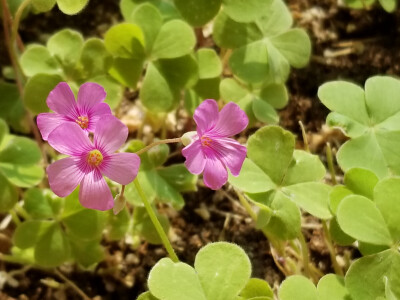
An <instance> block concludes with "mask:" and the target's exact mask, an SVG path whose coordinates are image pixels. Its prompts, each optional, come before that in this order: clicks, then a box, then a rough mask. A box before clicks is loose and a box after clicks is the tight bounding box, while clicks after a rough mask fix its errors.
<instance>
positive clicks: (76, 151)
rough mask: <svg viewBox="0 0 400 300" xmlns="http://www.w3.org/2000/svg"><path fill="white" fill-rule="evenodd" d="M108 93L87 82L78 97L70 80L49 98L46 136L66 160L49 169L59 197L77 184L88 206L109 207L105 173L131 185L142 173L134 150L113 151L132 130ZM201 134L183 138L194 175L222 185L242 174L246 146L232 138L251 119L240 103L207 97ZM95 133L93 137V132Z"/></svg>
mask: <svg viewBox="0 0 400 300" xmlns="http://www.w3.org/2000/svg"><path fill="white" fill-rule="evenodd" d="M105 97H106V92H105V91H104V89H103V88H102V87H101V86H100V85H98V84H96V83H85V84H83V85H82V86H81V87H80V89H79V92H78V99H77V101H75V96H74V94H73V92H72V91H71V89H70V87H69V86H68V84H67V83H65V82H61V83H60V84H58V85H57V86H56V87H55V88H54V90H53V91H51V92H50V94H49V96H48V98H47V105H48V107H49V108H50V109H51V110H53V111H54V113H42V114H40V115H39V116H38V118H37V124H38V127H39V130H40V132H41V134H42V137H43V139H44V140H47V141H48V143H49V144H50V145H51V146H52V147H53V148H54V149H55V150H57V151H58V152H60V153H61V154H65V155H68V156H69V157H66V158H62V159H60V160H58V161H56V162H54V163H52V164H51V165H50V166H48V167H47V174H48V178H49V185H50V188H51V189H52V190H53V192H54V193H55V194H56V195H58V196H59V197H65V196H68V195H69V194H71V193H72V191H73V190H75V188H77V186H78V185H80V188H79V201H80V202H81V204H82V205H83V206H85V207H87V208H92V209H98V210H108V209H110V208H112V207H113V206H114V200H113V197H112V194H111V191H110V188H109V187H108V185H107V182H106V180H105V179H104V178H103V176H106V177H108V178H109V179H111V180H113V181H116V182H118V183H120V184H122V185H126V184H128V183H130V182H131V181H133V180H134V179H135V177H136V175H137V173H138V170H139V166H140V158H139V156H138V155H136V154H134V153H114V152H115V151H117V150H118V149H119V148H120V147H121V146H122V144H123V143H125V141H126V139H127V137H128V128H127V127H126V126H125V125H124V124H123V123H122V122H121V121H119V120H118V119H117V118H116V117H114V116H113V115H112V114H111V109H110V107H109V106H108V105H107V104H106V103H104V99H105ZM194 120H195V122H196V124H197V132H189V133H187V134H185V135H184V136H183V137H182V139H181V140H182V143H183V144H184V145H185V146H186V147H185V148H184V149H183V150H182V154H183V156H184V157H185V158H186V161H185V165H186V167H187V168H188V170H189V171H190V172H191V173H193V174H201V173H203V179H204V184H205V185H206V186H208V187H209V188H211V189H214V190H216V189H219V188H221V187H222V186H223V185H224V184H225V183H226V182H227V180H228V171H227V169H229V170H230V172H231V173H232V175H233V176H237V175H239V172H240V169H241V168H242V164H243V161H244V159H245V157H246V152H247V149H246V147H245V146H242V145H240V144H239V143H238V142H237V141H235V140H234V139H231V138H229V137H231V136H233V135H236V134H238V133H239V132H241V131H242V130H244V129H245V128H246V127H247V124H248V118H247V116H246V114H245V112H244V111H243V110H241V109H240V108H239V106H238V105H236V104H235V103H232V102H231V103H228V104H227V105H225V107H224V108H222V110H221V111H219V110H218V105H217V102H216V101H215V100H212V99H207V100H205V101H203V102H202V103H201V104H200V105H199V107H198V108H197V109H196V110H195V113H194ZM91 133H92V134H93V138H91V135H90V134H91Z"/></svg>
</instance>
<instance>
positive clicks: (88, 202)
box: [79, 169, 114, 210]
mask: <svg viewBox="0 0 400 300" xmlns="http://www.w3.org/2000/svg"><path fill="white" fill-rule="evenodd" d="M79 202H80V203H81V204H82V206H84V207H86V208H91V209H97V210H108V209H111V208H112V207H113V206H114V199H113V196H112V194H111V191H110V188H109V187H108V185H107V182H106V181H105V180H104V178H103V176H102V175H101V173H100V171H99V170H97V169H94V170H93V171H92V172H90V173H88V174H86V175H85V177H83V179H82V182H81V185H80V188H79Z"/></svg>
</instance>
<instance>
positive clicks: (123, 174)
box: [37, 82, 140, 210]
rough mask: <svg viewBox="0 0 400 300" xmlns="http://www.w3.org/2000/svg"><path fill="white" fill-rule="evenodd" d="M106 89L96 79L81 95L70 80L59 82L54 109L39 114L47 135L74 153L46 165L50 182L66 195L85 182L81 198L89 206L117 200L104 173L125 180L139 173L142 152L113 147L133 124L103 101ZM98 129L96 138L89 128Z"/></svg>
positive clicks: (103, 206) (109, 204) (49, 101)
mask: <svg viewBox="0 0 400 300" xmlns="http://www.w3.org/2000/svg"><path fill="white" fill-rule="evenodd" d="M105 96H106V93H105V91H104V89H103V88H102V87H101V86H100V85H98V84H95V83H86V84H84V85H82V86H81V88H80V90H79V93H78V101H77V102H75V97H74V94H73V92H72V91H71V89H70V87H69V86H68V84H66V83H65V82H62V83H60V84H58V85H57V86H56V87H55V88H54V90H53V91H52V92H51V93H50V94H49V97H48V98H47V105H48V106H49V107H50V108H51V109H52V110H53V111H54V112H55V113H43V114H40V115H39V116H38V118H37V123H38V127H39V130H40V132H41V134H42V137H43V139H45V140H47V141H48V143H49V144H50V145H51V146H52V147H53V148H54V149H56V150H57V151H58V152H60V153H62V154H65V155H69V157H67V158H63V159H60V160H58V161H56V162H54V163H53V164H51V165H50V166H48V167H47V174H48V177H49V185H50V188H51V189H52V190H53V192H54V193H55V194H56V195H57V196H59V197H65V196H68V195H69V194H71V193H72V191H73V190H74V189H75V188H76V187H77V186H78V185H80V189H79V201H80V202H81V204H82V205H83V206H85V207H87V208H92V209H98V210H108V209H110V208H112V207H113V206H114V200H113V197H112V194H111V191H110V188H109V187H108V185H107V182H106V181H105V179H104V178H103V176H107V177H108V178H110V179H111V180H113V181H116V182H118V183H120V184H123V185H126V184H128V183H130V182H131V181H133V180H134V179H135V177H136V175H137V173H138V170H139V165H140V158H139V156H137V155H136V154H134V153H114V152H115V151H116V150H118V149H119V148H120V147H121V146H122V144H123V143H125V141H126V139H127V137H128V128H127V127H126V126H125V125H124V124H123V123H122V122H121V121H119V120H118V119H117V118H116V117H114V116H113V115H112V114H111V110H110V108H109V106H108V105H107V104H106V103H104V102H103V101H104V99H105ZM89 132H92V133H93V136H94V137H93V141H91V139H90V138H89V136H88V133H89Z"/></svg>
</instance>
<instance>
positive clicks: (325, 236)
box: [322, 220, 344, 276]
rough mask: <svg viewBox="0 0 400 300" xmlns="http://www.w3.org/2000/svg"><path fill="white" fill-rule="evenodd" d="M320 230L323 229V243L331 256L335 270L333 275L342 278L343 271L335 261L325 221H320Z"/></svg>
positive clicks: (333, 249) (333, 248)
mask: <svg viewBox="0 0 400 300" xmlns="http://www.w3.org/2000/svg"><path fill="white" fill-rule="evenodd" d="M322 228H323V229H324V238H325V243H326V246H327V247H328V250H329V255H330V256H331V261H332V266H333V269H334V270H335V273H336V274H337V275H340V276H344V274H343V270H342V268H341V267H340V266H339V264H338V262H337V260H336V254H335V247H334V246H333V242H332V238H331V234H330V232H329V229H328V225H327V223H326V221H325V220H322Z"/></svg>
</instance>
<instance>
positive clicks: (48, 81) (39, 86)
mask: <svg viewBox="0 0 400 300" xmlns="http://www.w3.org/2000/svg"><path fill="white" fill-rule="evenodd" d="M61 81H62V78H61V77H60V76H59V75H49V74H37V75H35V76H33V77H31V78H30V79H29V80H28V82H27V83H26V85H25V89H24V104H25V105H26V107H27V108H28V109H29V110H30V111H31V112H32V113H33V114H35V115H37V114H39V113H42V112H48V111H49V108H48V107H47V104H46V99H47V96H48V95H49V93H50V92H51V91H52V90H53V89H54V87H55V86H56V85H57V84H58V83H60V82H61Z"/></svg>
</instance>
